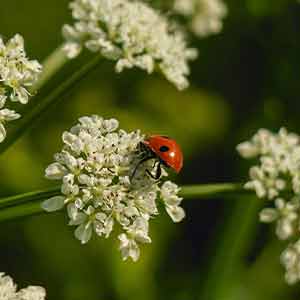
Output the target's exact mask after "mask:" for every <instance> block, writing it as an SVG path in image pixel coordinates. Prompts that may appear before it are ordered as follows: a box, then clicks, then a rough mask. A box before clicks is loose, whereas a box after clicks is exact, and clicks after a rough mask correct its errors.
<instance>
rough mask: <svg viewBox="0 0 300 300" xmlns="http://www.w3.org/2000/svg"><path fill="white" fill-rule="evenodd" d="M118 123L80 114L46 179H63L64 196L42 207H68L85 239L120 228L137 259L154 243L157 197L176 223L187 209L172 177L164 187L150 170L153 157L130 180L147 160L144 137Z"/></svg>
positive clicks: (124, 247) (126, 253)
mask: <svg viewBox="0 0 300 300" xmlns="http://www.w3.org/2000/svg"><path fill="white" fill-rule="evenodd" d="M118 126H119V123H118V121H117V120H115V119H110V120H104V119H103V118H101V117H99V116H96V115H93V116H91V117H82V118H80V119H79V123H78V124H77V125H75V126H74V127H72V128H71V130H70V131H66V132H64V133H63V136H62V139H63V143H64V146H63V149H62V151H61V152H59V153H57V154H55V156H54V159H55V162H54V163H52V164H51V165H50V166H48V167H47V169H46V178H48V179H53V180H61V182H62V186H61V193H62V195H61V196H56V197H53V198H50V199H48V200H46V201H45V202H44V203H43V204H42V207H43V208H44V209H45V210H46V211H49V212H51V211H56V210H59V209H62V208H63V207H66V208H67V212H68V216H69V218H70V223H69V225H74V226H77V228H76V230H75V236H76V238H77V239H79V240H80V241H81V242H82V243H87V242H88V241H89V239H90V238H91V236H92V233H93V232H95V233H96V234H97V235H98V236H104V237H106V238H107V237H109V236H110V234H111V232H112V231H113V229H114V228H115V227H116V226H117V227H118V228H119V229H120V230H121V233H120V234H119V236H118V239H119V241H120V250H121V254H122V257H123V259H124V260H126V259H127V258H128V257H130V258H132V259H133V260H134V261H136V260H137V259H138V258H139V255H140V250H139V245H140V244H144V243H151V239H150V237H149V221H150V219H152V218H153V217H154V216H156V215H157V214H158V208H157V203H156V202H157V200H160V201H161V203H162V204H163V205H164V206H165V208H166V211H167V213H168V214H169V215H170V217H171V218H172V220H173V221H174V222H179V221H181V220H182V219H183V218H184V216H185V213H184V210H183V209H182V208H181V207H180V206H179V205H180V202H181V200H182V199H181V198H180V197H178V195H177V194H178V192H179V188H178V187H177V185H176V184H174V183H172V182H170V181H166V182H164V183H163V184H162V185H161V184H160V183H159V182H157V181H156V180H154V179H152V178H151V177H150V176H148V174H146V169H149V170H153V161H148V162H146V163H144V164H142V165H141V166H140V167H139V168H138V169H137V172H136V174H135V176H134V177H133V178H130V177H131V175H132V173H133V170H134V168H135V167H136V166H137V163H138V162H139V161H140V159H141V155H142V153H141V150H140V149H139V145H140V142H141V141H143V139H144V136H143V135H141V134H140V132H139V131H135V132H130V133H127V132H126V131H124V130H122V129H118ZM153 172H155V170H153ZM166 175H167V173H166V171H165V170H163V176H166Z"/></svg>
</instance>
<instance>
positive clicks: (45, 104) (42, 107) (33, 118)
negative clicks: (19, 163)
mask: <svg viewBox="0 0 300 300" xmlns="http://www.w3.org/2000/svg"><path fill="white" fill-rule="evenodd" d="M59 53H60V52H57V53H56V54H55V55H54V54H53V57H50V58H49V59H48V63H49V64H50V62H53V61H54V62H56V64H55V65H54V66H49V68H46V69H48V70H46V71H45V72H44V75H43V76H42V78H41V79H40V80H41V81H40V82H39V83H37V86H38V87H40V86H41V85H43V84H44V82H46V81H47V80H48V79H49V78H50V77H51V76H52V75H53V73H55V72H56V71H57V69H59V67H60V66H62V64H63V62H64V59H63V58H61V59H60V58H59V57H60V56H59ZM100 61H101V56H100V55H96V56H94V57H93V59H91V60H90V61H89V62H88V63H86V64H85V65H83V66H82V67H81V68H80V69H79V70H77V71H76V72H74V73H73V74H72V75H71V76H70V77H69V78H67V79H66V80H65V81H64V82H63V83H61V84H60V85H59V86H58V87H56V88H54V89H53V90H52V91H51V92H50V93H49V94H48V95H47V96H45V97H43V98H41V99H33V100H38V101H35V105H34V106H32V107H30V109H29V110H28V111H27V112H26V114H25V115H24V116H23V117H22V118H21V119H20V120H19V121H18V122H17V123H16V125H15V126H14V127H11V128H10V129H9V134H8V135H7V138H6V139H5V140H4V141H3V142H2V143H1V144H0V154H1V153H3V152H4V151H5V150H6V149H7V148H8V147H9V146H10V145H12V144H13V143H14V142H16V140H17V139H18V138H19V137H20V136H21V135H22V134H23V133H25V132H26V131H27V130H29V129H31V128H32V127H34V125H35V124H36V123H37V122H38V121H39V120H40V119H41V118H42V117H43V116H44V113H46V112H47V111H48V110H49V108H52V107H53V106H54V105H55V104H57V103H58V102H59V101H61V100H62V99H63V97H64V96H65V95H66V94H67V93H68V92H69V91H70V89H71V88H72V87H73V86H74V85H76V83H78V82H79V81H80V80H81V79H82V78H84V77H85V76H86V75H87V74H88V73H89V72H90V71H91V70H93V69H94V68H95V67H96V66H97V65H98V64H99V62H100ZM37 97H38V95H37ZM33 100H32V101H33Z"/></svg>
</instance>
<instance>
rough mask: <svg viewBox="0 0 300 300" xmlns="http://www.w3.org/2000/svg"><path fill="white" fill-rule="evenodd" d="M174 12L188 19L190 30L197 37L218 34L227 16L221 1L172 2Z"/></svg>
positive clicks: (181, 0)
mask: <svg viewBox="0 0 300 300" xmlns="http://www.w3.org/2000/svg"><path fill="white" fill-rule="evenodd" d="M174 10H175V11H176V12H177V13H178V14H181V15H184V16H186V17H187V18H189V19H190V23H189V24H190V29H191V31H192V32H194V33H195V34H196V35H197V36H199V37H206V36H208V35H211V34H217V33H219V32H220V31H221V30H222V28H223V19H224V18H225V17H226V15H227V7H226V5H225V3H224V2H223V1H222V0H174Z"/></svg>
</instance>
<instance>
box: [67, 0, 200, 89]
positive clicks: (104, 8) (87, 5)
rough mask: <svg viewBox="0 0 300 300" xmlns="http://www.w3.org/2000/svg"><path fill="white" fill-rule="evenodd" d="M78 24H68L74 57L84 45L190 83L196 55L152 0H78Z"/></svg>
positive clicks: (122, 63) (125, 64) (120, 62)
mask: <svg viewBox="0 0 300 300" xmlns="http://www.w3.org/2000/svg"><path fill="white" fill-rule="evenodd" d="M70 7H71V9H72V15H73V18H74V20H75V23H74V25H72V26H71V25H65V26H64V27H63V35H64V37H65V39H66V44H65V50H66V52H67V54H68V56H69V57H70V58H72V57H75V56H77V55H78V54H79V52H80V51H81V49H82V46H85V47H87V48H88V49H89V50H91V51H93V52H100V53H101V55H103V56H104V57H107V58H109V59H113V60H116V61H117V64H116V70H117V71H118V72H121V71H122V70H123V69H124V68H132V67H139V68H141V69H144V70H146V71H147V72H148V73H152V72H153V71H154V70H155V69H159V70H160V71H161V72H162V73H163V74H164V75H165V76H166V78H167V79H168V80H169V81H171V82H172V83H174V84H175V85H176V86H177V87H178V88H179V89H183V88H186V87H187V85H188V81H187V79H186V75H188V74H189V67H188V60H191V59H194V58H195V57H196V50H195V49H189V48H187V46H186V41H185V38H184V36H183V34H182V33H181V32H180V31H178V30H177V29H175V28H173V27H174V26H170V25H169V24H168V21H167V19H166V18H165V17H163V16H162V15H160V14H159V13H158V12H156V11H155V10H153V9H152V8H150V7H149V6H148V5H147V4H144V3H139V2H135V1H129V0H74V1H72V2H71V4H70Z"/></svg>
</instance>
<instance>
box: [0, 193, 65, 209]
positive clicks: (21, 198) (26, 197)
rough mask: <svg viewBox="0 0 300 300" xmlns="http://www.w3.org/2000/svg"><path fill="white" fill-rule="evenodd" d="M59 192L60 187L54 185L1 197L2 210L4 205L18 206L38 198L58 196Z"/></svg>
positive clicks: (0, 205) (0, 206) (0, 207)
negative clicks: (44, 188)
mask: <svg viewBox="0 0 300 300" xmlns="http://www.w3.org/2000/svg"><path fill="white" fill-rule="evenodd" d="M59 194H60V187H53V188H49V189H46V190H40V191H34V192H29V193H25V194H19V195H15V196H10V197H5V198H0V210H1V209H2V208H4V207H9V206H17V205H20V204H23V203H26V202H27V203H28V202H35V201H37V200H43V199H47V198H50V197H54V196H57V195H59Z"/></svg>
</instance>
